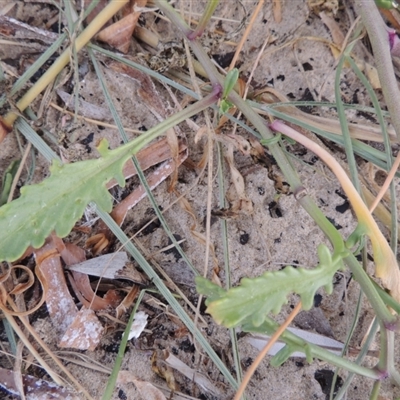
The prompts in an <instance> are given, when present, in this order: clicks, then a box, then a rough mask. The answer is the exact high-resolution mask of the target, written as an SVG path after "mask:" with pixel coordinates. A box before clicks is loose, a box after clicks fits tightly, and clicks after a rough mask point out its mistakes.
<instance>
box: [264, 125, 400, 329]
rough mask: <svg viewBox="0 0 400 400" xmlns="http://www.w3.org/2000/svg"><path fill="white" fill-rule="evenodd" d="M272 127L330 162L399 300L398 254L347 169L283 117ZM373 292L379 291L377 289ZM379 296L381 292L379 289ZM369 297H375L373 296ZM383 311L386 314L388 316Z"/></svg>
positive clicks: (378, 268) (389, 318) (377, 265)
mask: <svg viewBox="0 0 400 400" xmlns="http://www.w3.org/2000/svg"><path fill="white" fill-rule="evenodd" d="M271 127H272V128H273V129H274V130H276V131H278V132H281V133H283V134H284V135H287V136H289V137H290V138H292V139H294V140H296V141H297V142H299V143H301V144H302V145H303V146H305V147H307V148H308V149H309V150H311V151H312V152H314V153H315V154H316V155H318V156H319V157H320V158H321V159H322V160H323V161H324V162H325V163H326V164H327V165H328V166H329V168H330V169H331V170H332V172H333V173H334V174H335V175H336V177H337V179H338V180H339V182H340V184H341V186H342V188H343V190H344V191H345V193H346V195H347V197H348V199H349V201H350V203H351V205H352V206H353V209H354V212H355V213H356V215H357V219H358V223H359V228H360V231H363V232H364V233H365V234H367V235H368V236H369V238H370V239H371V242H372V247H373V252H374V258H375V275H376V276H377V277H379V278H381V279H382V282H383V284H384V286H385V287H386V288H388V289H389V290H390V291H391V294H392V295H393V297H394V298H395V299H396V300H399V297H400V288H399V285H400V275H399V268H398V265H397V260H396V257H395V255H394V254H393V252H392V250H391V248H390V246H389V244H388V243H387V241H386V239H385V238H384V236H383V234H382V232H381V231H380V229H379V227H378V225H377V223H376V222H375V220H374V219H373V218H372V216H371V214H370V212H369V210H368V208H367V206H366V205H365V203H364V202H363V201H362V199H361V197H360V195H359V194H358V192H357V191H356V189H355V188H354V186H353V185H352V183H351V181H350V179H349V177H348V176H347V174H346V172H345V171H344V170H343V169H342V167H341V166H340V164H339V163H338V162H337V161H336V160H335V158H334V157H333V156H332V155H331V154H329V153H328V152H327V151H326V150H324V149H322V148H321V147H320V146H318V144H317V143H315V142H313V141H312V140H310V139H308V138H306V137H305V136H303V135H302V134H300V133H299V132H297V131H296V130H295V129H293V128H290V127H289V126H287V125H285V124H284V123H283V122H281V121H275V122H274V123H273V124H272V125H271ZM357 264H358V263H357ZM365 283H366V281H365ZM374 292H375V293H376V291H375V290H374ZM376 296H378V295H377V293H376ZM376 296H374V297H376ZM370 300H373V301H375V300H374V299H370ZM379 302H380V304H382V305H383V302H382V300H381V299H379ZM379 308H380V313H379V314H378V315H380V316H381V317H382V318H383V321H384V323H385V324H388V323H392V322H394V317H393V316H392V315H391V314H390V313H389V312H388V311H387V310H386V312H384V310H383V309H382V307H379ZM375 312H377V313H378V309H375ZM384 315H386V317H385V316H384Z"/></svg>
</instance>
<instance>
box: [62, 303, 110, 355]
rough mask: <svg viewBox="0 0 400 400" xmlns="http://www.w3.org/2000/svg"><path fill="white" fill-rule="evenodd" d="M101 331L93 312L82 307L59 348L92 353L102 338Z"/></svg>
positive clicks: (101, 328) (101, 327)
mask: <svg viewBox="0 0 400 400" xmlns="http://www.w3.org/2000/svg"><path fill="white" fill-rule="evenodd" d="M103 330H104V328H103V326H102V325H101V323H100V321H99V320H98V318H97V316H96V314H95V313H94V311H93V310H89V309H87V308H84V307H83V308H82V309H81V310H80V311H79V313H78V314H77V315H76V318H75V319H74V321H73V322H72V324H71V325H70V326H69V328H68V330H67V331H66V332H65V334H64V336H63V337H62V339H61V341H60V343H59V346H60V347H70V348H73V349H78V350H90V351H93V350H94V349H95V348H96V346H97V345H98V344H99V342H100V339H101V338H102V334H103Z"/></svg>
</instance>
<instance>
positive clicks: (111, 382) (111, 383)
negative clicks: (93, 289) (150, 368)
mask: <svg viewBox="0 0 400 400" xmlns="http://www.w3.org/2000/svg"><path fill="white" fill-rule="evenodd" d="M145 293H146V289H144V290H142V291H141V292H140V294H139V297H138V299H137V300H136V303H135V307H134V308H133V310H132V313H131V316H130V317H129V321H128V323H127V325H126V328H125V331H124V335H123V336H122V340H121V344H120V345H119V349H118V354H117V358H116V359H115V363H114V367H113V370H112V372H111V375H110V378H109V379H108V382H107V386H106V389H105V391H104V393H103V396H102V398H101V399H102V400H109V399H111V398H112V395H113V392H114V389H115V385H116V382H117V378H118V372H119V371H120V369H121V365H122V361H123V359H124V355H125V349H126V345H127V343H128V338H129V333H130V331H131V326H132V322H133V318H134V317H135V314H136V311H137V309H138V307H139V304H140V303H141V301H142V299H143V296H144V294H145Z"/></svg>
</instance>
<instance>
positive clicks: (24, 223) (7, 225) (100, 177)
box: [0, 140, 137, 261]
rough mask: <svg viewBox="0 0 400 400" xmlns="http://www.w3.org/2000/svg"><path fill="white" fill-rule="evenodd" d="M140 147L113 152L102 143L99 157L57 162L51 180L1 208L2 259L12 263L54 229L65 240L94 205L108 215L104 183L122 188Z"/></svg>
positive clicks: (109, 204)
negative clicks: (126, 170)
mask: <svg viewBox="0 0 400 400" xmlns="http://www.w3.org/2000/svg"><path fill="white" fill-rule="evenodd" d="M136 147H137V145H136V146H135V143H134V142H130V143H128V144H126V145H124V146H120V147H119V148H117V149H115V150H109V149H108V143H107V141H106V140H103V141H102V142H100V144H99V146H98V150H99V152H100V154H101V157H100V158H98V159H94V160H87V161H80V162H76V163H73V164H61V163H60V162H59V161H55V162H53V164H52V165H51V167H50V172H51V175H50V177H48V178H47V179H45V180H44V181H42V182H41V183H39V184H36V185H29V186H24V187H23V188H22V189H21V196H20V197H19V198H18V199H16V200H14V201H12V202H10V203H8V204H5V205H4V206H2V207H0V260H6V261H14V260H16V259H18V258H19V257H20V256H21V255H22V254H23V253H24V251H25V250H26V249H27V247H28V246H30V245H31V246H33V247H34V248H38V247H41V246H42V245H43V243H44V241H45V239H46V237H48V236H49V235H50V233H51V232H52V231H55V233H56V234H57V236H59V237H65V236H66V235H68V234H69V232H70V231H71V230H72V228H73V226H74V224H75V223H76V221H77V220H78V219H79V218H80V217H81V216H82V214H83V212H84V210H85V208H86V206H87V205H88V204H89V203H90V202H92V201H93V202H95V203H96V204H97V205H98V206H100V207H101V208H103V209H104V210H106V211H107V212H110V211H111V209H112V198H111V195H110V193H109V192H108V190H107V188H106V183H107V182H109V181H110V180H111V179H112V178H114V179H116V180H117V182H118V183H119V184H120V185H121V186H124V184H125V179H124V176H123V173H122V168H123V166H124V164H125V163H126V161H127V160H128V159H129V157H131V155H132V154H133V153H134V152H135V149H136Z"/></svg>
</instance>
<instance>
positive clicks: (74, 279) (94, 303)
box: [68, 271, 121, 311]
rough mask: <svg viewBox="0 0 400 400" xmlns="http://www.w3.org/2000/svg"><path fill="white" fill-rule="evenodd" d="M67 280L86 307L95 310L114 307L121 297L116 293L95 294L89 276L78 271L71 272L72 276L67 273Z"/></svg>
mask: <svg viewBox="0 0 400 400" xmlns="http://www.w3.org/2000/svg"><path fill="white" fill-rule="evenodd" d="M68 278H69V282H70V284H71V286H72V288H73V289H74V293H75V294H76V296H77V297H78V299H79V301H81V302H82V304H84V305H85V306H86V307H88V308H89V307H90V308H91V309H93V310H95V311H100V310H106V309H108V308H109V307H111V308H116V307H117V306H118V305H119V303H120V302H121V298H120V297H119V295H117V294H116V293H115V294H114V295H112V296H110V297H109V298H108V299H107V298H101V297H99V296H97V295H96V294H95V293H94V292H93V289H92V287H91V285H90V280H89V277H88V276H87V275H86V274H81V273H80V272H75V271H73V272H72V276H71V275H68Z"/></svg>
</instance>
